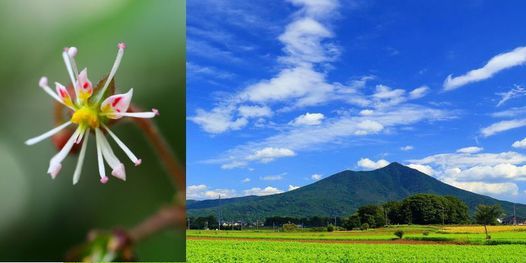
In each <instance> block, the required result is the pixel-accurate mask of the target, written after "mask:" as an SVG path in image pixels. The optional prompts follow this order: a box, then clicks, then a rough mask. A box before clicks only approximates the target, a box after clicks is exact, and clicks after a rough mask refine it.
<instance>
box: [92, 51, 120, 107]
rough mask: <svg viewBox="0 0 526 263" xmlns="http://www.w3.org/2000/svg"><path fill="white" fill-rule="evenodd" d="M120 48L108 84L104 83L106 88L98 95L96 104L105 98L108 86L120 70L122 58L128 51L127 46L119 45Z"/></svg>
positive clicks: (107, 80)
mask: <svg viewBox="0 0 526 263" xmlns="http://www.w3.org/2000/svg"><path fill="white" fill-rule="evenodd" d="M117 47H118V48H119V51H117V57H116V58H115V62H114V63H113V67H112V68H111V71H110V75H108V78H107V79H106V83H104V86H103V87H102V89H101V90H100V91H99V93H98V94H97V97H96V98H95V103H98V102H99V101H100V100H101V98H102V96H104V93H105V92H106V89H107V88H108V85H109V84H110V81H111V80H112V79H113V77H114V76H115V73H116V72H117V69H118V68H119V65H120V63H121V60H122V57H123V56H124V49H126V44H124V43H119V44H118V45H117Z"/></svg>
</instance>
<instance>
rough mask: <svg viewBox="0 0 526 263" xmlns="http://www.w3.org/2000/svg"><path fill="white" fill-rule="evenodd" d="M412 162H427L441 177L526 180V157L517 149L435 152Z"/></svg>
mask: <svg viewBox="0 0 526 263" xmlns="http://www.w3.org/2000/svg"><path fill="white" fill-rule="evenodd" d="M409 162H410V163H413V164H418V165H428V166H430V167H432V168H433V170H434V171H435V172H434V175H435V176H437V177H438V178H440V179H442V180H455V181H459V182H460V181H481V180H492V181H495V180H497V181H498V180H519V181H526V165H523V164H524V163H525V162H526V156H524V155H522V154H519V153H516V152H502V153H446V154H436V155H432V156H428V157H425V158H423V159H419V160H410V161H409Z"/></svg>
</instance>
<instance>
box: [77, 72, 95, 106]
mask: <svg viewBox="0 0 526 263" xmlns="http://www.w3.org/2000/svg"><path fill="white" fill-rule="evenodd" d="M78 87H79V96H80V99H81V100H87V99H88V98H89V97H91V95H92V94H93V85H92V84H91V81H89V79H88V69H87V68H85V69H83V70H82V71H81V72H80V74H79V77H78Z"/></svg>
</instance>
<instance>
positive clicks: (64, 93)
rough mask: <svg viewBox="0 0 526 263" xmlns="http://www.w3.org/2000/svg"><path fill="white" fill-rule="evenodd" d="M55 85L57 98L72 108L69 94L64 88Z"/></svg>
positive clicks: (57, 84)
mask: <svg viewBox="0 0 526 263" xmlns="http://www.w3.org/2000/svg"><path fill="white" fill-rule="evenodd" d="M55 85H56V88H55V89H56V90H57V94H58V96H59V98H60V99H61V100H62V102H63V103H64V104H65V105H66V106H69V107H71V106H73V101H72V100H71V96H70V95H69V92H68V90H67V89H66V87H64V86H63V85H62V84H60V83H58V82H57V83H55Z"/></svg>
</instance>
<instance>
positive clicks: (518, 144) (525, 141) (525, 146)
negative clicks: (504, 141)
mask: <svg viewBox="0 0 526 263" xmlns="http://www.w3.org/2000/svg"><path fill="white" fill-rule="evenodd" d="M511 146H512V147H513V148H523V149H526V138H524V139H522V140H520V141H515V142H514V143H513V144H512V145H511Z"/></svg>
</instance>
